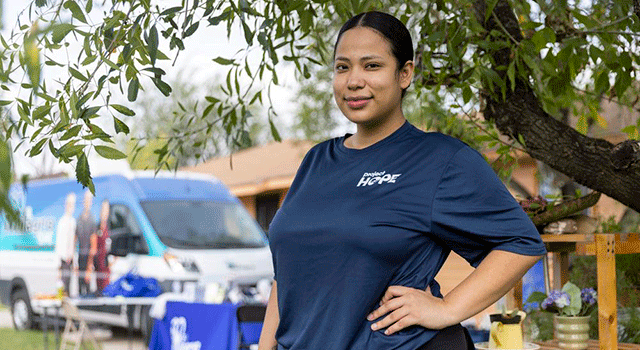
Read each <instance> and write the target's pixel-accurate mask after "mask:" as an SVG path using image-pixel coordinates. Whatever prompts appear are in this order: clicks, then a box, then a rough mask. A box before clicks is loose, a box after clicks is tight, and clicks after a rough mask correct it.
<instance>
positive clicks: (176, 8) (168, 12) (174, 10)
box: [160, 6, 182, 17]
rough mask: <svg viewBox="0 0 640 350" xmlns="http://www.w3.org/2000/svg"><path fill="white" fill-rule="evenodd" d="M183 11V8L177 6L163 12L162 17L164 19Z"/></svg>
mask: <svg viewBox="0 0 640 350" xmlns="http://www.w3.org/2000/svg"><path fill="white" fill-rule="evenodd" d="M180 10H182V6H175V7H170V8H168V9H166V10H164V11H162V12H160V17H164V16H166V15H170V14H172V13H176V12H178V11H180Z"/></svg>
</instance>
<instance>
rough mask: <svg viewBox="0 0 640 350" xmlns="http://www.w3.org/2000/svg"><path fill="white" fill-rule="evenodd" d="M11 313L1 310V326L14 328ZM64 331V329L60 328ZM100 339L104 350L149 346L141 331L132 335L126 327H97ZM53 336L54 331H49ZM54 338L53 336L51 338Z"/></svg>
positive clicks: (131, 349) (97, 334) (139, 349)
mask: <svg viewBox="0 0 640 350" xmlns="http://www.w3.org/2000/svg"><path fill="white" fill-rule="evenodd" d="M12 327H13V324H12V323H11V314H10V313H9V310H7V309H2V310H0V328H12ZM60 332H62V330H60ZM95 333H96V337H97V338H98V341H99V342H100V343H101V344H102V348H103V349H104V350H146V349H147V346H146V345H145V344H144V343H143V341H142V336H141V335H140V334H139V333H133V334H132V335H131V337H130V336H129V334H128V332H127V331H126V330H124V329H119V328H116V329H114V330H113V331H111V330H108V329H97V330H96V331H95ZM49 334H50V336H51V337H53V332H51V333H49ZM49 339H53V338H49Z"/></svg>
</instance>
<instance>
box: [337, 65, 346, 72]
mask: <svg viewBox="0 0 640 350" xmlns="http://www.w3.org/2000/svg"><path fill="white" fill-rule="evenodd" d="M346 69H347V66H346V65H344V64H338V65H336V71H338V72H340V71H344V70H346Z"/></svg>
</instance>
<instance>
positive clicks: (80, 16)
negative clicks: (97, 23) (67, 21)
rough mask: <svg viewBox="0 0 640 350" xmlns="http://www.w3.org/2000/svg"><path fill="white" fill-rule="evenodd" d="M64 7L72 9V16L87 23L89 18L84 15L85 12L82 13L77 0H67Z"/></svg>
mask: <svg viewBox="0 0 640 350" xmlns="http://www.w3.org/2000/svg"><path fill="white" fill-rule="evenodd" d="M64 8H66V9H67V10H69V11H71V16H72V17H73V18H75V19H77V20H78V21H80V22H82V23H87V19H86V18H85V17H84V13H82V9H81V8H80V6H78V4H77V3H76V2H75V1H73V0H69V1H67V2H65V3H64Z"/></svg>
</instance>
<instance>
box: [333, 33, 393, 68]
mask: <svg viewBox="0 0 640 350" xmlns="http://www.w3.org/2000/svg"><path fill="white" fill-rule="evenodd" d="M374 56H378V57H381V58H388V57H389V56H392V53H391V44H390V43H389V41H388V40H387V39H386V38H385V37H384V36H383V35H382V34H380V33H379V32H378V31H376V30H374V29H371V28H368V27H364V26H360V27H355V28H352V29H349V30H347V31H346V32H344V33H343V34H342V37H340V40H339V41H338V45H337V46H336V54H335V60H338V59H341V60H342V59H346V60H352V59H354V58H355V59H358V60H359V59H362V58H366V57H374Z"/></svg>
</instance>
